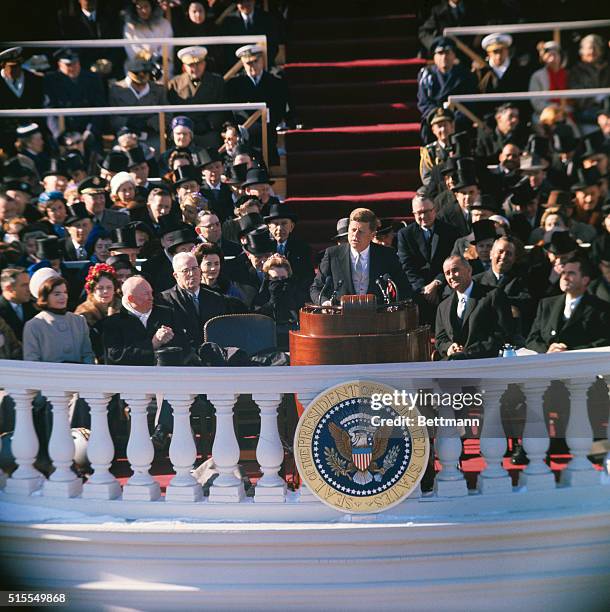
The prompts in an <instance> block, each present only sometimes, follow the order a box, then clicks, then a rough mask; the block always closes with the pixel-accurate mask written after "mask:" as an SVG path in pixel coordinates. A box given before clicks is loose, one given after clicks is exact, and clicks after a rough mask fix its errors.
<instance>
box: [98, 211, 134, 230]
mask: <svg viewBox="0 0 610 612" xmlns="http://www.w3.org/2000/svg"><path fill="white" fill-rule="evenodd" d="M129 221H130V217H129V213H127V212H121V211H120V210H112V209H111V208H105V209H104V212H103V213H102V221H101V223H100V225H101V226H102V228H103V229H104V230H105V231H106V232H108V233H110V232H111V231H112V230H115V229H118V228H119V227H124V226H125V225H127V224H128V223H129Z"/></svg>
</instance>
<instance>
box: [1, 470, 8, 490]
mask: <svg viewBox="0 0 610 612" xmlns="http://www.w3.org/2000/svg"><path fill="white" fill-rule="evenodd" d="M6 480H7V476H6V474H5V473H4V471H3V470H0V491H1V490H2V489H4V487H5V486H6Z"/></svg>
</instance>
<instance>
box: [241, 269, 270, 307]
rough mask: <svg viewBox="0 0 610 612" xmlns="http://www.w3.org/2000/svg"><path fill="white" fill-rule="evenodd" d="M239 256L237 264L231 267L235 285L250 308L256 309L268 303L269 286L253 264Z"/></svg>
mask: <svg viewBox="0 0 610 612" xmlns="http://www.w3.org/2000/svg"><path fill="white" fill-rule="evenodd" d="M244 259H245V262H244V260H243V259H241V258H238V259H237V260H234V261H235V265H234V266H232V267H231V274H232V277H231V278H233V279H235V280H234V284H235V287H237V289H239V291H240V292H241V293H242V295H243V296H244V302H245V304H246V306H247V307H248V308H249V309H250V310H254V309H255V308H256V307H257V306H262V305H263V304H266V303H267V302H268V301H269V300H270V299H271V295H270V293H269V288H268V286H267V281H266V280H263V281H262V282H261V280H260V279H259V277H258V275H257V274H256V270H255V269H254V268H253V267H252V264H251V263H250V262H249V261H248V260H247V259H246V258H245V257H244Z"/></svg>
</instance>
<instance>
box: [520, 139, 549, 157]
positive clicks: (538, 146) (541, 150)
mask: <svg viewBox="0 0 610 612" xmlns="http://www.w3.org/2000/svg"><path fill="white" fill-rule="evenodd" d="M525 152H527V153H530V154H531V155H532V156H533V155H538V157H543V158H544V159H549V158H550V157H551V156H552V152H551V144H550V142H549V139H548V138H546V137H545V136H539V135H538V134H531V135H530V137H529V138H528V139H527V145H526V147H525Z"/></svg>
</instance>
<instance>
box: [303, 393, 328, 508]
mask: <svg viewBox="0 0 610 612" xmlns="http://www.w3.org/2000/svg"><path fill="white" fill-rule="evenodd" d="M318 393H319V391H300V392H299V393H298V395H297V400H298V401H299V403H300V404H301V406H303V409H306V408H307V406H309V404H310V403H311V402H312V401H313V399H314V398H315V397H317V395H318ZM299 503H301V504H304V503H322V502H321V501H320V500H319V499H318V498H317V497H316V496H315V495H314V494H313V493H312V492H311V489H310V488H309V487H308V486H307V483H306V482H305V481H304V480H303V479H302V477H301V486H300V487H299Z"/></svg>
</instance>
